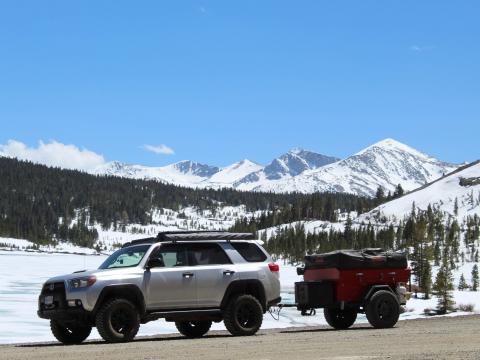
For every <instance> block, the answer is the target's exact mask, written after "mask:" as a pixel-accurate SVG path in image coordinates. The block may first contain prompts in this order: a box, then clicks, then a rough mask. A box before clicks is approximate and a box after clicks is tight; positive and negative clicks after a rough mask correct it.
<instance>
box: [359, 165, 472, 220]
mask: <svg viewBox="0 0 480 360" xmlns="http://www.w3.org/2000/svg"><path fill="white" fill-rule="evenodd" d="M455 203H457V210H456V211H455ZM413 204H415V208H416V209H420V210H424V211H425V210H427V208H428V205H431V206H432V208H438V209H439V210H441V211H442V212H443V213H445V214H446V215H447V216H451V217H455V218H457V220H458V222H459V223H461V222H462V221H463V220H464V219H465V218H466V217H467V216H473V215H475V214H476V215H477V216H479V215H480V162H479V161H476V162H474V163H471V164H469V165H466V166H462V167H461V168H459V169H458V170H457V171H454V172H452V173H451V174H448V175H447V176H445V177H443V178H441V179H439V180H437V181H435V182H432V183H431V184H428V185H427V186H424V187H421V188H419V189H418V190H416V191H412V192H410V193H409V194H406V195H404V196H402V197H401V198H398V199H395V200H392V201H389V202H387V203H385V204H382V205H380V206H378V207H377V208H375V209H373V210H371V211H370V212H368V213H365V214H362V215H360V217H359V218H358V220H359V221H363V222H366V223H368V222H370V221H375V219H380V218H382V219H384V220H386V221H392V222H396V221H399V220H403V218H405V216H408V215H409V214H410V213H411V211H412V205H413Z"/></svg>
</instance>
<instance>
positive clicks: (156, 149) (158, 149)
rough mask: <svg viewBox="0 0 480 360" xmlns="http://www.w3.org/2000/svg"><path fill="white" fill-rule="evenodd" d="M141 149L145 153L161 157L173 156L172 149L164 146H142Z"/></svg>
mask: <svg viewBox="0 0 480 360" xmlns="http://www.w3.org/2000/svg"><path fill="white" fill-rule="evenodd" d="M143 148H144V149H145V150H147V151H151V152H153V153H155V154H162V155H173V154H175V151H173V149H172V148H170V147H168V146H167V145H165V144H160V145H158V146H154V145H143Z"/></svg>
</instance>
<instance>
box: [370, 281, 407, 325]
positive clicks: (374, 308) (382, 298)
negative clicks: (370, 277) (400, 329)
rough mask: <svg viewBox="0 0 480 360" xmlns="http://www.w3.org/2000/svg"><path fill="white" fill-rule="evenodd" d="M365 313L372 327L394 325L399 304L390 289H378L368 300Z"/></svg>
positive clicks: (397, 315) (398, 312)
mask: <svg viewBox="0 0 480 360" xmlns="http://www.w3.org/2000/svg"><path fill="white" fill-rule="evenodd" d="M365 314H366V315H367V320H368V322H369V323H370V325H372V326H373V327H374V328H377V329H385V328H391V327H393V326H395V324H396V323H397V321H398V317H399V316H400V304H399V303H398V300H397V298H396V297H395V295H393V294H392V293H391V292H390V291H387V290H379V291H377V292H376V293H375V294H373V295H372V297H371V298H370V300H369V301H368V303H367V306H366V307H365Z"/></svg>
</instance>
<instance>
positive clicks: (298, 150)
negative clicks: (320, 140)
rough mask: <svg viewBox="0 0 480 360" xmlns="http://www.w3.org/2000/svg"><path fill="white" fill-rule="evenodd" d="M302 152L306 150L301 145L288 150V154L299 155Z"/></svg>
mask: <svg viewBox="0 0 480 360" xmlns="http://www.w3.org/2000/svg"><path fill="white" fill-rule="evenodd" d="M302 152H305V150H304V149H302V148H299V147H294V148H292V149H290V150H288V152H287V154H294V155H298V154H301V153H302Z"/></svg>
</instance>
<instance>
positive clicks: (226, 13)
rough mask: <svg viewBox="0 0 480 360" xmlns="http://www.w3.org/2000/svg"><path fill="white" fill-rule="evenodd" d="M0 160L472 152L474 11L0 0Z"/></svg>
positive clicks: (248, 1)
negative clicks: (373, 148)
mask: <svg viewBox="0 0 480 360" xmlns="http://www.w3.org/2000/svg"><path fill="white" fill-rule="evenodd" d="M1 5H2V6H1V11H0V153H1V152H2V151H3V152H4V153H5V152H9V153H12V154H18V156H19V157H20V156H24V157H26V158H33V159H37V158H38V159H40V160H39V161H42V159H47V160H48V159H51V158H52V157H53V158H54V159H60V160H58V161H61V162H67V163H68V162H71V163H74V164H78V166H77V167H80V168H89V167H91V166H93V165H95V164H97V163H102V162H104V161H109V160H120V161H123V162H127V163H137V164H145V165H150V166H155V165H157V166H161V165H166V164H169V163H172V162H176V161H179V160H183V159H191V160H195V161H199V162H202V163H208V164H213V165H219V166H225V165H228V164H231V163H233V162H236V161H238V160H241V159H244V158H248V159H251V160H254V161H256V162H258V163H262V164H265V163H268V162H269V161H270V160H271V159H273V158H274V157H276V156H278V155H280V154H282V153H284V152H286V151H288V150H289V149H290V148H293V147H301V148H305V149H309V150H312V151H316V152H319V153H323V154H326V155H333V156H337V157H341V158H343V157H346V156H348V155H351V154H353V153H355V152H358V151H359V150H361V149H363V148H365V147H367V146H368V145H371V144H372V143H375V142H377V141H379V140H382V139H384V138H394V139H396V140H398V141H401V142H403V143H405V144H408V145H410V146H412V147H414V148H417V149H419V150H421V151H423V152H426V153H428V154H430V155H432V156H435V157H437V158H439V159H441V160H445V161H450V162H464V161H472V160H475V159H477V158H480V154H479V151H478V149H479V147H478V140H479V134H480V41H478V39H480V22H479V21H478V19H479V18H480V3H479V2H478V1H447V0H445V1H438V0H436V1H427V0H425V1H418V0H416V1H410V0H402V1H400V0H389V1H385V0H376V1H372V0H362V1H358V0H351V1H346V0H336V1H322V0H311V1H307V0H297V1H282V0H272V1H268V0H264V1H258V0H241V1H234V0H232V1H224V0H223V1H188V0H184V1H178V0H175V1H146V0H145V1H140V2H138V1H122V0H112V1H105V0H95V1H93V0H90V1H88V0H85V1H50V0H44V1H33V0H32V1H24V0H12V1H7V0H3V1H1Z"/></svg>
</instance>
